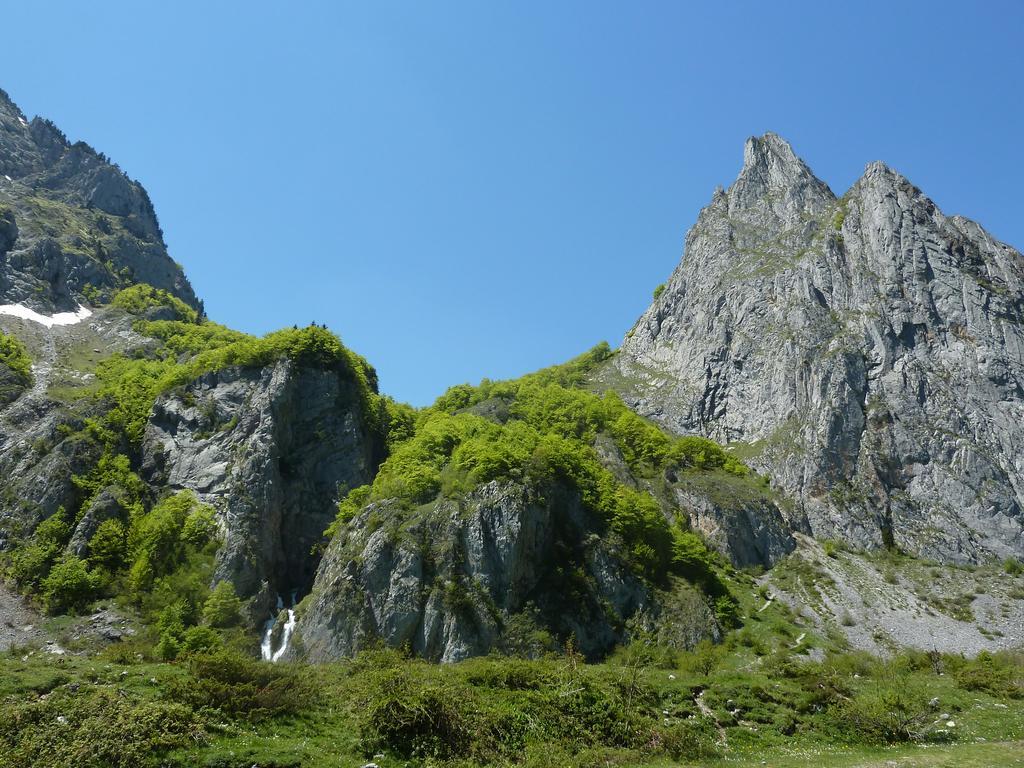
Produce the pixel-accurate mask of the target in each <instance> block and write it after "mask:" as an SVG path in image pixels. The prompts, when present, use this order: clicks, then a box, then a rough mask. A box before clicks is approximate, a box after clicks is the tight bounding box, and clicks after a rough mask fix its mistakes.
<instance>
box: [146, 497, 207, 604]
mask: <svg viewBox="0 0 1024 768" xmlns="http://www.w3.org/2000/svg"><path fill="white" fill-rule="evenodd" d="M212 530H213V528H212V515H211V512H210V510H209V508H208V507H205V506H204V505H201V504H199V502H197V501H196V497H195V495H194V494H192V493H191V492H190V491H181V492H179V493H176V494H175V495H173V496H168V497H167V498H165V499H163V500H162V501H160V502H159V503H157V504H156V505H155V506H154V507H153V509H151V510H150V511H149V513H148V514H147V515H145V516H143V517H141V518H140V519H139V520H138V521H137V522H136V524H135V525H134V526H133V528H132V532H131V536H130V546H131V551H132V557H133V562H132V565H131V568H130V569H129V572H128V583H129V586H130V587H131V589H132V591H133V592H134V593H135V594H137V595H138V594H141V593H144V592H146V591H148V590H149V589H150V588H151V587H152V586H153V583H154V581H155V580H156V579H158V578H160V577H162V576H166V575H168V574H170V573H171V572H173V571H174V570H175V569H176V568H177V567H178V566H180V565H182V564H183V563H184V562H185V561H186V560H187V558H188V556H189V555H190V554H192V553H194V552H196V551H198V550H200V549H202V547H204V546H205V545H206V543H207V541H208V539H209V535H210V534H211V533H212ZM204 537H205V538H204Z"/></svg>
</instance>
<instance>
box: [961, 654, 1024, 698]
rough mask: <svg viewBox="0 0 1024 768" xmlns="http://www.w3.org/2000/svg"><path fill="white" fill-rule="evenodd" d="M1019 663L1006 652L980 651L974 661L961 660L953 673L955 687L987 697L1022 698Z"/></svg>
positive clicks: (1023, 680) (1023, 685) (1022, 666)
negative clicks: (984, 694) (979, 692)
mask: <svg viewBox="0 0 1024 768" xmlns="http://www.w3.org/2000/svg"><path fill="white" fill-rule="evenodd" d="M1021 661H1022V659H1017V658H1015V657H1014V656H1012V655H1011V654H1009V653H1005V652H1004V653H990V652H988V651H982V652H981V653H979V654H978V656H977V658H975V659H972V660H969V661H964V662H963V664H962V666H960V667H959V669H957V670H956V682H957V685H959V686H960V687H961V688H964V689H965V690H968V691H982V692H984V693H987V694H989V695H991V696H998V697H1003V698H1006V697H1009V698H1021V697H1024V664H1022V663H1021ZM1015 662H1016V663H1015Z"/></svg>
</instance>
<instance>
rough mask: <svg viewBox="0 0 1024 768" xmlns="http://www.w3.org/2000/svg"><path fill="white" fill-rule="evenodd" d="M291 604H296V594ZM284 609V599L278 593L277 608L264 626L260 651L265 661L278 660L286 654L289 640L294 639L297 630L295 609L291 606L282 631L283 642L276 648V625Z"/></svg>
mask: <svg viewBox="0 0 1024 768" xmlns="http://www.w3.org/2000/svg"><path fill="white" fill-rule="evenodd" d="M291 605H295V595H294V594H292V600H291ZM282 610H284V601H283V600H282V599H281V596H280V595H278V596H277V610H276V611H275V612H274V615H273V616H271V617H270V618H269V619H267V623H266V624H265V625H264V627H263V642H262V643H260V651H261V652H262V654H263V659H264V660H265V661H277V660H279V659H280V658H281V657H282V656H284V652H285V651H287V650H288V642H289V641H290V640H291V639H292V632H293V631H294V630H295V611H294V610H293V609H292V608H291V607H289V608H288V620H287V621H285V623H284V629H283V630H282V632H281V644H280V645H279V646H278V647H277V648H274V627H275V626H276V625H277V617H278V615H280V613H281V611H282Z"/></svg>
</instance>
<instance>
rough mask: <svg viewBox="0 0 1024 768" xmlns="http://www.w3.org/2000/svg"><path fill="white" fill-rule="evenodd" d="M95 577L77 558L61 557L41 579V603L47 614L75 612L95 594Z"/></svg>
mask: <svg viewBox="0 0 1024 768" xmlns="http://www.w3.org/2000/svg"><path fill="white" fill-rule="evenodd" d="M96 587H97V580H96V577H95V576H94V575H93V574H92V573H90V572H89V569H88V567H87V566H86V564H85V563H84V562H83V561H82V560H79V559H78V558H77V557H70V556H67V557H63V558H61V559H60V560H59V561H58V562H57V563H56V564H55V565H54V566H53V568H52V569H50V573H49V574H48V575H47V576H46V578H45V579H43V583H42V589H43V603H44V605H45V606H46V610H47V611H48V612H49V613H65V612H69V611H76V610H79V609H81V608H82V607H84V606H85V604H86V603H87V602H89V600H91V599H92V598H93V597H94V596H95V593H96Z"/></svg>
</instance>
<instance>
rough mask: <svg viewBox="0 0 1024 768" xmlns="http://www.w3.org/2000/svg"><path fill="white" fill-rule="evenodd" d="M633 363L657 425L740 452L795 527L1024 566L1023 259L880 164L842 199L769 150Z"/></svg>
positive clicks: (759, 154)
mask: <svg viewBox="0 0 1024 768" xmlns="http://www.w3.org/2000/svg"><path fill="white" fill-rule="evenodd" d="M614 368H615V369H614V370H607V371H605V373H604V378H605V380H606V381H610V382H613V383H614V385H615V386H616V387H617V388H618V389H620V390H621V391H622V392H623V394H624V395H625V397H626V399H627V401H628V402H629V403H630V404H631V405H632V406H633V407H634V408H635V409H636V410H638V411H639V412H640V413H642V414H644V415H649V416H651V417H652V418H654V419H656V420H658V421H659V422H660V423H662V424H663V425H665V426H666V427H668V428H670V429H672V430H675V431H680V432H699V433H702V434H704V435H707V436H709V437H712V438H714V439H717V440H719V441H721V442H733V443H736V445H735V449H736V450H738V451H741V452H743V455H744V456H745V457H748V458H749V460H750V461H751V462H752V463H753V464H754V465H755V466H757V467H759V468H762V469H764V470H765V471H766V472H767V473H769V474H770V475H771V476H772V477H773V479H774V481H775V482H776V484H777V485H779V486H781V487H782V488H783V489H785V491H786V492H788V493H789V494H791V495H792V496H793V497H794V498H795V499H796V501H797V507H796V509H795V511H794V514H793V519H792V521H791V522H792V523H793V525H794V526H796V527H801V526H804V525H807V526H809V528H810V530H811V531H813V533H814V534H815V535H817V536H820V537H838V538H842V539H845V540H848V541H850V542H852V543H854V544H856V545H858V546H868V547H875V546H880V545H882V544H883V543H886V542H890V541H891V542H894V543H895V544H897V545H899V546H900V547H902V548H904V549H906V550H908V551H910V552H914V553H918V554H921V555H924V556H928V557H933V558H937V559H941V560H946V561H976V560H978V559H980V558H983V557H986V556H989V555H992V554H994V555H997V556H1007V555H1017V556H1020V555H1021V554H1024V527H1022V526H1024V511H1022V505H1024V457H1022V454H1021V453H1020V450H1019V447H1020V446H1021V445H1024V399H1022V398H1024V387H1022V382H1024V257H1022V256H1021V254H1020V253H1019V252H1017V251H1016V250H1014V249H1013V248H1010V247H1009V246H1007V245H1005V244H1003V243H1000V242H998V241H996V240H995V239H994V238H992V237H991V236H990V235H989V234H988V233H986V232H985V231H984V230H983V229H982V228H981V227H980V226H979V225H977V224H975V223H974V222H972V221H968V220H966V219H964V218H961V217H957V216H951V217H950V216H945V215H944V214H943V213H942V212H941V211H939V210H938V208H937V207H936V206H935V204H934V203H933V202H932V201H931V200H929V199H928V198H927V197H925V196H924V194H922V192H921V191H920V190H918V189H917V188H916V187H914V186H913V185H912V184H911V183H910V182H909V181H907V180H906V179H905V178H903V177H902V176H901V175H899V174H898V173H896V172H895V171H893V170H891V169H890V168H887V167H886V166H884V165H882V164H881V163H873V164H871V165H869V166H868V167H867V169H866V171H865V173H864V175H863V176H862V177H861V178H860V179H859V180H858V181H857V182H856V183H855V184H854V185H853V186H852V187H851V188H850V190H849V191H848V192H847V193H846V194H845V195H843V196H842V197H841V198H838V199H837V198H836V197H835V196H834V195H833V194H832V192H831V191H830V190H829V189H828V187H827V186H825V184H823V183H822V182H821V181H819V180H818V179H816V178H815V177H814V175H813V174H812V173H811V171H810V169H809V168H808V167H807V166H806V165H805V164H804V163H803V162H802V161H801V160H800V159H799V158H797V157H796V156H795V155H794V153H793V151H792V149H791V148H790V147H789V145H788V144H786V142H784V141H783V140H782V139H781V138H779V137H778V136H775V135H773V134H767V135H765V136H764V137H761V138H754V139H750V140H749V141H748V142H747V145H746V148H745V153H744V165H743V169H742V171H741V172H740V175H739V177H738V178H737V179H736V181H735V182H734V183H733V185H732V186H731V187H730V188H729V189H728V190H725V191H722V190H718V191H716V192H715V194H714V197H713V198H712V201H711V203H710V204H709V205H708V206H707V207H706V208H705V209H704V210H703V211H702V212H701V214H700V216H699V218H698V220H697V223H696V224H695V226H694V227H693V229H692V230H691V231H690V232H689V234H688V235H687V238H686V247H685V251H684V255H683V258H682V261H681V262H680V264H679V266H678V267H677V268H676V270H675V271H674V272H673V274H672V276H671V278H670V279H669V281H668V283H667V284H666V286H665V289H664V290H663V291H662V292H661V293H660V295H659V296H658V297H657V298H656V299H655V301H654V303H653V304H652V305H651V307H650V308H649V309H648V310H647V311H646V312H645V313H644V315H643V316H642V317H641V318H640V319H639V321H638V322H637V323H636V325H635V326H634V328H633V329H632V330H631V331H630V332H629V334H628V335H627V337H626V339H625V340H624V342H623V345H622V349H621V354H620V355H619V356H618V357H617V359H616V361H615V364H614Z"/></svg>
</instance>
